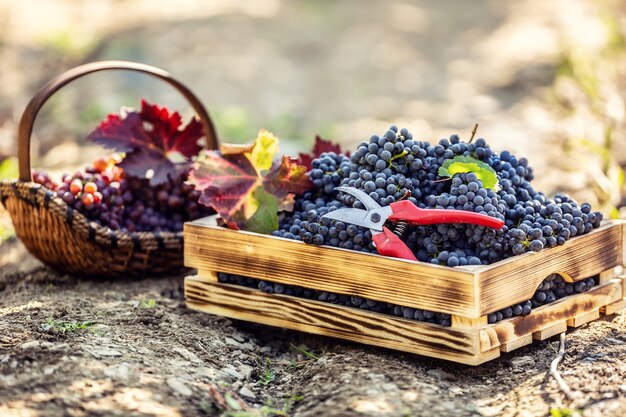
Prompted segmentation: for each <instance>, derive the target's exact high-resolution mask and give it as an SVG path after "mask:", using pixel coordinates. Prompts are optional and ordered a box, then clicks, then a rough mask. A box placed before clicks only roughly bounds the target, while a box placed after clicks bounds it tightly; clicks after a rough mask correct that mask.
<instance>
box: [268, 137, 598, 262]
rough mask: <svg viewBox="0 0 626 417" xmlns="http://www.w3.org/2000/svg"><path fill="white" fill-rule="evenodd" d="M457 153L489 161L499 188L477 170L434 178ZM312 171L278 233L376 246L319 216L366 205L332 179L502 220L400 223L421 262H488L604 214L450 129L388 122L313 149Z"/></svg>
mask: <svg viewBox="0 0 626 417" xmlns="http://www.w3.org/2000/svg"><path fill="white" fill-rule="evenodd" d="M456 156H464V157H468V156H469V157H472V158H475V159H476V160H478V161H480V162H483V163H485V164H487V165H488V166H489V167H491V168H492V169H493V170H494V171H495V173H496V176H497V179H498V184H499V189H495V188H486V187H485V186H484V184H483V183H482V181H481V180H480V179H479V178H478V176H477V175H476V173H474V172H467V173H459V174H455V175H454V176H453V177H452V178H446V177H441V176H439V169H440V168H441V167H442V165H444V163H446V161H448V160H450V159H452V158H454V157H456ZM309 177H310V178H311V180H312V182H313V189H312V190H311V191H309V192H307V193H305V194H304V195H302V196H300V197H299V198H298V199H297V201H296V204H295V210H294V211H293V212H291V213H284V214H283V215H281V218H280V222H279V228H278V230H276V231H275V232H274V235H275V236H280V237H285V238H288V239H296V240H301V241H304V242H306V243H312V244H317V245H329V246H335V247H340V248H345V249H352V250H357V251H363V252H372V253H376V248H374V247H373V245H372V241H371V233H370V232H369V230H367V229H363V228H360V227H358V226H355V225H350V224H345V223H343V222H339V221H337V222H331V221H326V219H323V218H322V216H323V215H324V214H326V213H328V212H329V211H333V210H337V209H338V208H343V207H353V208H359V209H363V208H364V207H363V204H362V203H361V202H360V201H358V200H357V199H355V198H354V197H353V196H351V195H348V194H345V193H339V192H337V191H335V190H334V188H335V186H336V185H342V186H350V187H355V188H357V189H360V190H362V191H364V192H366V193H367V194H368V195H369V196H370V197H371V198H372V199H374V200H375V201H377V202H378V204H380V205H381V206H383V207H384V206H387V205H389V204H392V203H394V202H396V201H400V200H408V201H411V202H412V203H413V204H415V205H417V206H418V207H421V208H429V209H442V210H465V211H472V212H475V213H483V214H485V215H487V216H491V217H495V218H498V219H501V220H503V221H504V222H505V225H504V226H503V227H502V228H501V229H498V230H494V229H491V228H487V227H484V226H478V225H473V224H438V225H429V226H415V227H407V225H406V224H404V225H401V227H398V228H397V229H396V230H395V231H396V234H398V235H399V236H401V238H402V239H403V240H404V241H405V242H406V244H407V245H408V246H409V247H410V248H411V250H412V251H413V252H414V253H415V256H416V257H417V259H418V260H420V261H422V262H429V263H433V264H438V265H446V266H451V267H455V266H464V265H481V264H490V263H493V262H497V261H500V260H502V259H506V258H509V257H511V256H515V255H520V254H522V253H525V252H529V251H534V252H539V251H541V250H543V249H544V248H546V247H547V248H551V247H554V246H558V245H562V244H564V243H565V242H566V241H567V240H568V239H570V238H571V237H574V236H577V235H581V234H584V233H588V232H590V231H591V230H592V229H594V228H596V227H598V226H599V225H600V223H601V221H602V214H601V213H599V212H593V211H592V210H591V206H590V205H589V204H587V203H584V204H579V203H578V202H576V201H574V200H573V199H571V198H570V197H568V196H566V195H563V194H557V195H556V196H555V197H554V198H552V199H550V198H547V197H546V196H545V195H544V194H543V193H541V192H537V191H535V190H534V188H533V187H532V185H531V181H532V180H533V171H532V168H531V167H530V166H529V165H528V160H527V159H526V158H517V157H515V156H514V155H512V154H511V153H510V152H508V151H503V152H501V153H500V154H498V153H496V152H494V151H493V150H492V149H491V148H490V147H489V145H488V144H487V142H486V141H485V140H484V139H482V138H481V139H477V140H476V141H475V142H473V143H471V142H463V141H461V140H460V139H459V137H458V136H457V135H452V136H450V138H448V139H442V140H440V141H439V143H438V144H436V145H432V144H430V143H428V142H426V141H419V140H416V139H415V138H414V136H413V134H412V133H410V132H409V131H408V130H406V129H401V130H398V128H397V127H396V126H391V127H390V128H389V130H387V131H386V132H385V133H384V134H383V135H373V136H372V137H371V138H370V139H369V140H368V141H363V142H361V143H360V144H359V146H358V148H357V150H356V151H355V152H354V153H353V154H352V156H351V157H350V158H348V157H346V156H344V155H341V154H339V155H338V154H336V153H332V152H331V153H325V154H322V155H320V157H319V158H317V159H315V160H313V167H312V169H311V171H310V172H309Z"/></svg>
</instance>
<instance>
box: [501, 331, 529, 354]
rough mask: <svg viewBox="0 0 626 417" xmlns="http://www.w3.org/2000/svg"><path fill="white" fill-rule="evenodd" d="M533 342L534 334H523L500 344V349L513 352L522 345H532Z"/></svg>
mask: <svg viewBox="0 0 626 417" xmlns="http://www.w3.org/2000/svg"><path fill="white" fill-rule="evenodd" d="M532 342H533V335H532V334H529V335H526V336H522V337H520V338H517V339H513V340H509V341H507V342H506V343H504V344H502V345H500V351H502V352H512V351H514V350H515V349H518V348H521V347H522V346H526V345H530V344H531V343H532Z"/></svg>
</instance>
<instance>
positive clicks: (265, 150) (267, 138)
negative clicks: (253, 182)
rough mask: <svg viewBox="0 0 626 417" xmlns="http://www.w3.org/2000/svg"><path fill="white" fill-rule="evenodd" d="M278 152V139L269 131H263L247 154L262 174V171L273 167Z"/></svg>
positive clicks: (260, 131)
mask: <svg viewBox="0 0 626 417" xmlns="http://www.w3.org/2000/svg"><path fill="white" fill-rule="evenodd" d="M276 152H278V138H277V137H276V136H274V135H273V134H272V133H270V132H268V131H267V130H265V129H261V130H259V134H258V136H257V138H256V140H255V141H254V146H253V147H252V150H251V151H250V152H249V153H246V156H247V157H248V159H249V160H250V162H252V165H253V166H254V167H255V168H256V170H257V171H258V172H259V173H261V171H263V170H266V169H270V168H271V167H272V162H273V161H274V156H275V155H276Z"/></svg>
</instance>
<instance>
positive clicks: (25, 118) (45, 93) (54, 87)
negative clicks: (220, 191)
mask: <svg viewBox="0 0 626 417" xmlns="http://www.w3.org/2000/svg"><path fill="white" fill-rule="evenodd" d="M105 70H130V71H137V72H141V73H144V74H148V75H151V76H153V77H156V78H159V79H161V80H163V81H165V82H167V83H169V84H170V85H171V86H173V87H174V88H175V89H176V90H178V91H179V92H180V93H181V94H182V95H183V96H184V97H185V98H186V99H187V101H188V102H189V104H191V106H192V107H193V109H194V110H195V112H196V114H197V115H198V117H199V118H200V122H201V123H202V128H203V131H204V136H205V139H206V145H207V148H209V149H217V148H218V140H217V134H216V133H215V128H214V127H213V122H212V121H211V118H210V117H209V113H208V112H207V111H206V109H205V108H204V106H203V105H202V103H201V102H200V100H199V99H198V98H197V97H196V96H195V95H194V94H193V93H192V92H191V90H189V89H188V88H187V87H186V86H185V85H184V84H182V83H181V82H180V81H178V80H176V79H174V78H173V77H172V76H171V75H170V74H169V73H168V72H166V71H163V70H162V69H160V68H157V67H153V66H151V65H145V64H140V63H137V62H129V61H98V62H92V63H89V64H85V65H80V66H78V67H75V68H72V69H70V70H68V71H65V72H64V73H62V74H61V75H59V76H57V77H56V78H54V79H53V80H51V81H50V82H49V83H47V84H46V85H44V86H43V87H42V88H41V89H40V90H39V91H38V92H37V93H36V94H35V95H34V96H33V98H31V99H30V101H29V102H28V105H27V106H26V108H25V109H24V113H22V117H21V118H20V124H19V127H18V136H17V159H18V164H19V174H20V180H21V181H31V180H32V176H31V172H30V137H31V135H32V133H33V125H34V123H35V118H36V117H37V114H38V113H39V110H41V107H42V106H43V105H44V104H45V102H46V101H48V99H49V98H50V97H51V96H52V95H53V94H54V93H56V92H57V91H58V90H59V89H61V88H62V87H63V86H64V85H66V84H68V83H70V82H71V81H73V80H75V79H77V78H80V77H82V76H84V75H87V74H91V73H93V72H98V71H105Z"/></svg>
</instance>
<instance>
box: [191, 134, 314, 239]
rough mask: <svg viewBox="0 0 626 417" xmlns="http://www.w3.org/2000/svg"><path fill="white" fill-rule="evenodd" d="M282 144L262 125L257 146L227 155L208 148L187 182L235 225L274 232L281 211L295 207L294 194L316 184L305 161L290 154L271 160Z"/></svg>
mask: <svg viewBox="0 0 626 417" xmlns="http://www.w3.org/2000/svg"><path fill="white" fill-rule="evenodd" d="M277 149H278V139H277V138H276V137H274V136H273V135H271V134H270V133H269V132H266V131H263V130H262V131H261V132H259V136H258V137H257V140H256V141H255V144H254V146H253V147H246V148H241V152H240V153H235V152H234V150H233V149H232V148H229V152H230V153H228V154H226V155H225V154H223V153H220V152H217V151H207V152H206V153H205V154H203V155H202V156H201V157H200V158H199V159H198V161H197V162H196V163H195V164H194V167H193V169H192V170H191V172H190V174H189V180H188V183H189V184H192V185H194V186H195V188H196V189H197V190H200V191H201V192H202V195H201V197H200V199H199V202H200V203H201V204H204V205H206V206H209V207H212V208H213V209H214V210H215V211H216V212H217V213H219V215H220V216H221V217H222V219H223V220H224V221H225V222H226V223H227V224H228V225H229V226H230V227H234V228H237V229H244V230H249V231H254V232H259V233H271V232H272V231H274V230H276V228H277V227H278V211H280V210H287V209H291V208H292V207H293V202H294V199H293V197H294V194H301V193H304V192H305V191H307V190H308V189H309V188H310V187H311V181H310V180H309V178H308V177H307V176H306V172H307V170H306V168H305V167H304V166H301V165H298V164H297V163H296V162H295V161H294V160H291V159H290V158H288V157H282V158H281V159H280V160H275V161H274V162H273V163H272V156H273V155H274V153H275V152H276V151H277ZM269 163H271V166H270V165H269ZM261 167H268V168H269V169H260V168H261Z"/></svg>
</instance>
